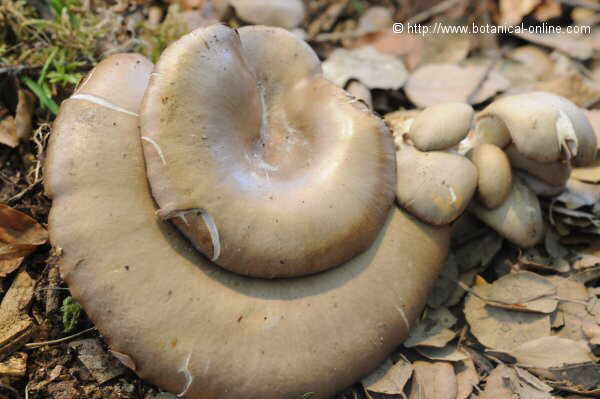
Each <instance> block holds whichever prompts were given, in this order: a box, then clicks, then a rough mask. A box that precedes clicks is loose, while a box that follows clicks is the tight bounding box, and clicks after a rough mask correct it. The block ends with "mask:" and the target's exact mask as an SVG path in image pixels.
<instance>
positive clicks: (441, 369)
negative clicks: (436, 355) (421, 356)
mask: <svg viewBox="0 0 600 399" xmlns="http://www.w3.org/2000/svg"><path fill="white" fill-rule="evenodd" d="M457 392H458V387H457V383H456V376H455V375H454V368H453V367H452V365H451V364H450V363H447V362H432V363H430V362H424V361H416V362H415V363H414V371H413V379H412V385H411V392H410V396H409V398H410V399H424V398H426V399H455V398H456V393H457Z"/></svg>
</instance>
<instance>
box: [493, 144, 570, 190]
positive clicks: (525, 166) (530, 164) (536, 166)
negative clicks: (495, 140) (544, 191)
mask: <svg viewBox="0 0 600 399" xmlns="http://www.w3.org/2000/svg"><path fill="white" fill-rule="evenodd" d="M504 151H505V152H506V155H507V156H508V159H509V160H510V163H511V165H512V166H513V167H514V168H516V169H520V170H523V171H525V172H527V173H529V174H530V175H532V176H535V177H537V178H538V179H540V180H542V181H543V182H545V183H547V184H549V185H552V186H561V187H564V186H565V184H567V180H569V176H570V175H571V166H570V165H569V164H568V163H566V162H560V161H556V162H551V163H542V162H538V161H533V160H531V159H528V158H526V157H525V156H524V155H523V154H521V153H520V152H519V150H518V149H517V147H516V146H515V145H514V144H511V145H509V146H508V147H506V148H505V149H504Z"/></svg>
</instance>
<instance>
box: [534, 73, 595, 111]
mask: <svg viewBox="0 0 600 399" xmlns="http://www.w3.org/2000/svg"><path fill="white" fill-rule="evenodd" d="M534 88H535V89H536V90H540V91H547V92H550V93H554V94H558V95H559V96H563V97H565V98H567V99H569V100H571V101H572V102H574V103H575V104H577V105H578V106H580V107H583V108H587V107H589V106H591V105H593V104H595V103H596V102H598V100H600V85H598V84H596V83H594V82H593V81H591V80H589V79H586V78H584V77H583V75H581V74H580V73H578V72H571V73H569V74H567V75H562V76H558V77H556V78H554V79H551V80H546V81H543V82H539V83H537V84H536V85H535V86H534Z"/></svg>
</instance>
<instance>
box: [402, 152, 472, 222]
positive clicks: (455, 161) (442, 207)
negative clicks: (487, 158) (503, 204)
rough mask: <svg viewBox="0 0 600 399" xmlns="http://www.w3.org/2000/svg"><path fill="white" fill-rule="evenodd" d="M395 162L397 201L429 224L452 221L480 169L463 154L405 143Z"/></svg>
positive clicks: (469, 194)
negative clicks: (424, 148) (426, 149)
mask: <svg viewBox="0 0 600 399" xmlns="http://www.w3.org/2000/svg"><path fill="white" fill-rule="evenodd" d="M396 164H397V173H398V180H397V184H396V198H397V200H398V203H399V204H400V205H401V206H402V207H403V208H405V209H407V210H408V211H409V212H411V213H412V214H413V215H415V216H417V217H418V218H419V219H421V220H423V221H425V222H427V223H429V224H433V225H445V224H448V223H451V222H453V221H454V220H455V219H456V218H458V217H459V216H460V215H461V214H462V213H463V211H464V210H465V209H466V208H467V206H468V205H469V201H470V200H471V198H472V197H473V193H474V192H475V189H476V187H477V169H476V168H475V165H473V164H472V163H471V162H470V161H469V160H468V159H467V158H465V157H463V156H462V155H458V154H453V153H447V152H443V151H429V152H422V151H419V150H418V149H416V148H414V147H412V146H410V145H408V144H406V143H404V144H401V145H400V146H399V149H398V151H397V153H396Z"/></svg>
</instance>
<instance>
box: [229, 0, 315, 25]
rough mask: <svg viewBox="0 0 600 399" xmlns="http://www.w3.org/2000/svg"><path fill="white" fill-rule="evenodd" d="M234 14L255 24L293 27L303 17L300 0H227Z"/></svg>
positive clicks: (303, 11)
mask: <svg viewBox="0 0 600 399" xmlns="http://www.w3.org/2000/svg"><path fill="white" fill-rule="evenodd" d="M229 4H231V5H232V6H233V8H234V9H235V12H236V14H237V15H238V16H239V17H240V18H241V19H243V20H244V21H246V22H250V23H252V24H255V25H269V26H278V27H281V28H286V29H293V28H295V27H297V26H298V25H300V23H301V22H302V20H303V19H304V14H305V9H304V3H303V2H302V0H229Z"/></svg>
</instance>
